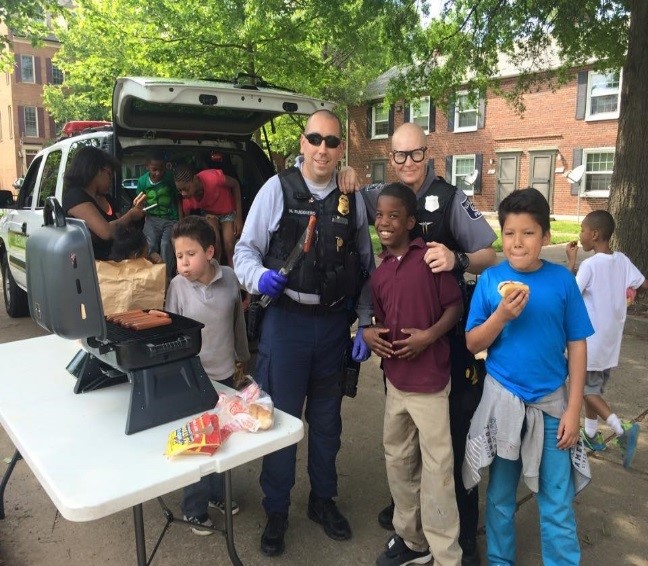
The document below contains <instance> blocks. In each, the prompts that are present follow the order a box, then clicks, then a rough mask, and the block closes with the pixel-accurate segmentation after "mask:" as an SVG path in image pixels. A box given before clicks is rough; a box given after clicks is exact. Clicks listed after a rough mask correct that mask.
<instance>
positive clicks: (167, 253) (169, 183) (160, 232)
mask: <svg viewBox="0 0 648 566" xmlns="http://www.w3.org/2000/svg"><path fill="white" fill-rule="evenodd" d="M146 171H147V172H146V173H144V175H142V176H141V177H140V178H139V179H138V181H137V194H138V195H139V194H141V193H144V194H146V206H147V207H149V206H153V205H155V206H153V208H150V209H149V210H147V211H146V221H145V222H144V235H145V236H146V239H147V240H148V245H149V250H150V252H151V253H159V254H160V255H161V256H162V259H163V260H164V263H165V264H166V266H167V278H168V279H171V278H172V277H173V275H174V273H175V269H176V259H175V254H174V253H173V244H172V243H171V232H172V231H173V227H174V226H175V225H176V223H177V221H178V202H179V201H180V195H179V193H178V191H177V190H176V185H175V181H174V180H173V174H172V173H171V171H169V170H168V169H167V168H166V160H165V157H164V154H163V153H162V152H159V151H156V152H153V153H151V154H150V155H149V156H148V157H147V158H146Z"/></svg>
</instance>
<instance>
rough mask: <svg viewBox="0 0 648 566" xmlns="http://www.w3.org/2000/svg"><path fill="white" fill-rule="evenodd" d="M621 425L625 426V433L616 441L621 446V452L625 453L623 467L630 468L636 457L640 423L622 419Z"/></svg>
mask: <svg viewBox="0 0 648 566" xmlns="http://www.w3.org/2000/svg"><path fill="white" fill-rule="evenodd" d="M621 426H622V427H623V434H622V435H620V436H617V439H616V441H617V444H618V445H619V448H621V454H622V455H623V467H624V468H629V467H630V466H631V465H632V461H633V460H634V457H635V452H636V451H637V438H638V437H639V425H638V424H637V423H629V422H628V421H622V422H621Z"/></svg>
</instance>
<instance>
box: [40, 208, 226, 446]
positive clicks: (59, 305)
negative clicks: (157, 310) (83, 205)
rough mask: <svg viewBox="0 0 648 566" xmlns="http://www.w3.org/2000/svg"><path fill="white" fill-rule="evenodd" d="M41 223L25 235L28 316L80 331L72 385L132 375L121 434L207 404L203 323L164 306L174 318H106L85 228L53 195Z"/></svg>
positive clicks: (57, 329)
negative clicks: (151, 323)
mask: <svg viewBox="0 0 648 566" xmlns="http://www.w3.org/2000/svg"><path fill="white" fill-rule="evenodd" d="M43 214H44V218H45V225H44V226H43V227H42V228H40V229H39V230H37V231H35V232H34V233H33V234H32V235H31V236H30V237H29V239H28V241H27V257H28V261H27V290H28V296H29V308H30V312H31V315H32V318H33V319H34V320H35V321H36V322H37V323H38V324H39V325H40V326H42V327H43V328H45V329H47V330H49V331H51V332H54V333H55V334H58V335H59V336H62V337H63V338H70V339H81V341H82V344H83V350H81V351H79V352H78V353H77V354H76V355H75V357H74V358H73V359H72V361H71V362H70V364H69V365H68V367H67V369H68V371H69V372H70V373H71V374H72V375H74V376H76V378H77V381H76V385H75V387H74V392H75V393H86V392H89V391H93V390H95V389H100V388H103V387H108V386H110V385H115V384H118V383H123V382H126V381H130V382H131V384H132V389H131V399H130V408H129V411H128V417H127V421H126V434H132V433H134V432H139V431H141V430H145V429H147V428H151V427H153V426H157V425H159V424H163V423H167V422H169V421H172V420H175V419H179V418H182V417H186V416H189V415H192V414H194V413H198V412H200V411H204V410H207V409H211V408H212V407H214V406H215V405H216V401H217V400H218V394H217V393H216V391H215V389H214V387H213V385H212V384H211V381H210V379H209V377H208V376H207V374H206V373H205V370H204V369H203V367H202V365H201V363H200V359H199V358H198V353H199V352H200V347H201V342H202V341H201V329H202V328H203V326H204V325H203V324H202V323H200V322H197V321H195V320H192V319H189V318H186V317H183V316H180V315H176V314H172V313H169V314H170V316H171V318H172V323H171V324H168V325H166V326H160V327H157V328H151V329H148V330H130V329H128V328H124V327H122V326H119V325H117V324H114V323H111V322H107V321H106V319H105V317H104V313H103V306H102V303H101V295H100V292H99V283H98V280H97V272H96V268H95V260H94V253H93V251H92V241H91V236H90V232H89V231H88V229H87V227H86V225H85V223H84V222H83V221H81V220H77V219H74V218H65V215H64V214H63V210H62V208H61V206H60V205H59V204H58V202H57V201H56V199H55V198H54V197H50V198H48V199H47V202H46V204H45V208H44V212H43Z"/></svg>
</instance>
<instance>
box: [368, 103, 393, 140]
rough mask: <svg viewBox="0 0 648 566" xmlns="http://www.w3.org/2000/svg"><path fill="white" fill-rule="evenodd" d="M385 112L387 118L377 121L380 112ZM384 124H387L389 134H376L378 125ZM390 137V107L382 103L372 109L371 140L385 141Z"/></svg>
mask: <svg viewBox="0 0 648 566" xmlns="http://www.w3.org/2000/svg"><path fill="white" fill-rule="evenodd" d="M379 109H380V110H384V111H386V112H387V117H386V118H385V119H384V120H380V121H378V120H376V114H377V111H378V110H379ZM383 122H385V123H387V132H388V133H385V134H376V123H379V124H382V123H383ZM388 137H389V107H385V106H384V105H383V103H382V102H378V103H377V104H374V105H373V106H372V107H371V139H372V140H383V139H386V138H388Z"/></svg>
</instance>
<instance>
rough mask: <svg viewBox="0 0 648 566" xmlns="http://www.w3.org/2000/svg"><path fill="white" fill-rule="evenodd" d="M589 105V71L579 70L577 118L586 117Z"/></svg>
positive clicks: (582, 118)
mask: <svg viewBox="0 0 648 566" xmlns="http://www.w3.org/2000/svg"><path fill="white" fill-rule="evenodd" d="M586 106H587V71H579V72H578V90H577V91H576V120H584V119H585V107H586Z"/></svg>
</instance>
